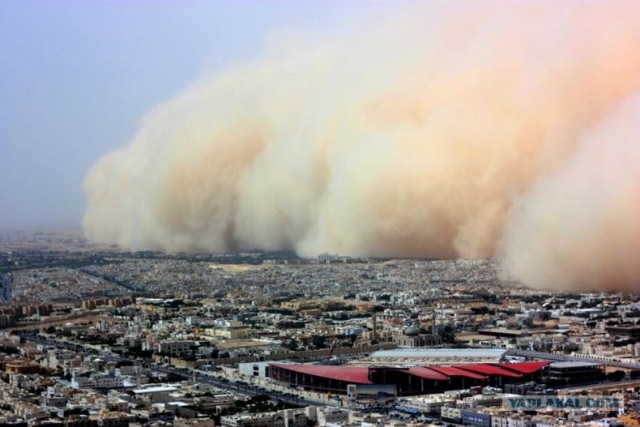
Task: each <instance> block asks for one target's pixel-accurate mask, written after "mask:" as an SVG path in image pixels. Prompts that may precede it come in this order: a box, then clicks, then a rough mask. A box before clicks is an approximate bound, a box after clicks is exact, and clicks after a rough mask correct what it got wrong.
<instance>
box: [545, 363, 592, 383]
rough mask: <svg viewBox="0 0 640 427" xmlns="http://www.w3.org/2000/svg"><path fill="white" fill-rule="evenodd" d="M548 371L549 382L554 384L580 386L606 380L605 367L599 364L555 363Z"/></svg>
mask: <svg viewBox="0 0 640 427" xmlns="http://www.w3.org/2000/svg"><path fill="white" fill-rule="evenodd" d="M548 369H549V373H548V375H549V381H550V383H552V384H560V385H562V384H578V383H585V382H592V381H594V382H595V381H600V380H602V379H604V378H605V374H604V370H603V366H602V365H600V364H598V363H589V362H554V363H551V364H550V365H549V368H548Z"/></svg>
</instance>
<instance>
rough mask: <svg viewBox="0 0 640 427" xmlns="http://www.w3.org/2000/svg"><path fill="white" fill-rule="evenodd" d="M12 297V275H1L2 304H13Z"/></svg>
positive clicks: (0, 294)
mask: <svg viewBox="0 0 640 427" xmlns="http://www.w3.org/2000/svg"><path fill="white" fill-rule="evenodd" d="M12 296H13V276H12V275H11V274H10V273H0V303H2V304H11V302H12V301H13V299H12Z"/></svg>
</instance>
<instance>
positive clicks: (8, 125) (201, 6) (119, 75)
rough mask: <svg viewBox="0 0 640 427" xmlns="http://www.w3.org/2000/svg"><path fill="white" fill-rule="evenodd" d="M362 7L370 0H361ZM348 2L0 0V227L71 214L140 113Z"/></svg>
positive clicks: (338, 17) (341, 15) (339, 18)
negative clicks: (94, 169)
mask: <svg viewBox="0 0 640 427" xmlns="http://www.w3.org/2000/svg"><path fill="white" fill-rule="evenodd" d="M367 7H369V8H370V7H371V4H369V5H368V6H367ZM362 9H363V7H362V5H360V6H357V7H356V6H355V3H346V2H334V3H330V2H324V1H323V2H293V1H291V2H269V3H267V2H258V1H255V2H238V1H229V2H210V1H199V2H177V1H176V2H168V1H165V2H150V1H149V2H133V1H130V2H80V1H65V2H56V1H40V2H25V1H15V2H12V1H6V0H5V1H2V2H0V229H10V228H24V227H39V226H74V225H80V221H81V218H82V214H83V210H84V204H85V201H84V195H83V192H82V181H83V179H84V177H85V174H86V172H87V169H88V168H89V167H90V166H91V164H92V163H94V162H95V160H96V159H98V158H99V157H100V156H101V155H102V154H104V153H106V152H108V151H110V150H112V149H114V148H117V147H120V146H124V145H126V144H127V143H128V142H129V141H130V140H131V138H132V137H133V135H134V133H135V131H136V129H137V128H138V125H139V122H140V119H141V118H142V117H143V116H144V115H145V114H146V113H148V112H149V111H150V110H152V109H153V108H154V107H155V106H157V105H158V104H159V103H161V102H163V101H165V100H168V99H170V98H172V97H173V96H174V95H176V94H177V93H179V92H180V91H181V90H183V89H184V88H186V87H188V86H189V85H191V84H193V82H194V81H197V80H198V79H199V78H202V77H204V76H206V75H209V74H212V73H215V72H219V71H220V70H223V69H225V68H227V67H229V66H231V65H233V64H236V63H238V62H242V61H245V60H249V59H251V58H254V57H255V56H256V55H257V54H259V53H260V52H261V50H262V48H263V46H264V43H265V39H266V38H267V37H268V36H269V35H270V34H273V33H274V32H278V31H289V30H293V31H295V30H296V29H308V28H318V29H320V30H321V31H329V32H331V31H333V30H337V29H338V28H340V27H341V26H343V25H344V23H345V22H348V21H349V19H351V17H352V16H353V15H354V14H356V13H361V12H362Z"/></svg>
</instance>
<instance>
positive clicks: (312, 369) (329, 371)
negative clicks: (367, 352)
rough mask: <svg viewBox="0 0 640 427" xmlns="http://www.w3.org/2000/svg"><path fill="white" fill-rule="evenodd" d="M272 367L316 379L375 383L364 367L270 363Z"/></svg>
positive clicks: (367, 369)
mask: <svg viewBox="0 0 640 427" xmlns="http://www.w3.org/2000/svg"><path fill="white" fill-rule="evenodd" d="M270 365H271V366H275V367H277V368H280V369H286V370H288V371H292V372H298V373H300V374H307V375H313V376H315V377H322V378H327V379H332V380H338V381H344V382H347V383H352V384H373V382H371V380H369V368H367V367H364V366H325V365H307V364H295V363H270Z"/></svg>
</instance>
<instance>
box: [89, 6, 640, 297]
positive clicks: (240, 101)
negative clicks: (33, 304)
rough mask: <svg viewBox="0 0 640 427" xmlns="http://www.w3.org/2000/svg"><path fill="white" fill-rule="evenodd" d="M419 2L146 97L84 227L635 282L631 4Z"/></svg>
mask: <svg viewBox="0 0 640 427" xmlns="http://www.w3.org/2000/svg"><path fill="white" fill-rule="evenodd" d="M433 5H435V6H432V5H429V4H427V5H424V6H420V7H417V8H413V7H412V9H411V10H410V11H405V12H407V13H396V14H394V15H393V16H387V17H385V18H380V19H379V22H375V23H372V22H368V23H367V24H366V25H361V26H358V27H357V28H358V30H357V31H353V32H352V33H350V34H340V35H339V36H336V35H331V36H326V37H313V38H311V37H305V35H298V36H297V37H296V36H295V35H292V34H287V35H281V36H278V37H272V38H271V40H270V41H269V43H267V47H266V49H265V52H264V54H263V55H262V56H261V57H259V58H256V59H255V60H254V61H252V62H249V63H246V64H244V65H241V66H237V67H235V68H233V69H230V70H228V71H227V72H225V73H223V74H222V75H217V76H214V77H212V78H210V79H205V80H203V81H200V82H197V83H196V84H194V85H193V86H192V87H190V88H188V89H187V90H185V92H184V93H182V94H180V95H179V96H177V97H176V98H175V99H173V100H170V101H168V102H166V103H164V104H162V105H160V106H159V107H158V108H156V109H155V110H154V111H152V112H151V113H150V114H149V115H148V116H147V117H146V118H145V119H144V120H143V123H142V124H141V127H140V130H139V132H138V134H137V135H136V136H135V138H134V139H133V140H132V141H131V142H130V144H129V145H127V146H126V147H124V148H122V149H120V150H118V151H115V152H112V153H109V154H107V155H106V156H105V157H103V158H102V159H100V160H99V161H98V162H97V163H96V164H95V165H94V166H93V167H92V169H91V170H90V172H89V174H88V176H87V178H86V182H85V190H86V194H87V209H86V215H85V219H84V228H85V232H86V234H87V236H89V238H91V239H93V240H96V241H101V242H106V243H114V244H118V245H120V246H122V247H125V248H132V249H154V250H163V251H198V252H199V251H211V252H225V251H232V250H238V249H266V250H275V249H293V250H295V251H296V252H298V253H299V254H301V255H304V256H315V255H317V254H319V253H322V252H336V253H340V254H345V255H358V256H388V257H438V258H454V257H465V258H477V257H500V258H501V259H503V260H504V265H505V267H506V270H507V272H508V274H509V275H510V277H512V278H514V279H516V280H519V281H522V282H524V283H526V284H528V285H531V286H537V287H555V288H557V287H564V288H573V289H623V290H635V289H639V288H640V262H639V261H640V259H638V257H639V255H638V254H640V221H638V220H637V218H640V54H639V53H638V52H640V7H639V6H637V5H636V4H634V3H614V4H604V3H597V4H595V3H594V4H592V3H571V4H569V3H566V4H564V3H562V4H560V3H548V4H544V3H536V4H533V5H530V4H524V3H522V4H518V3H510V4H506V3H505V4H498V3H490V4H474V5H468V6H467V5H463V4H458V5H456V6H454V7H448V6H444V5H437V4H433ZM435 9H437V10H435Z"/></svg>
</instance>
